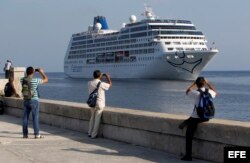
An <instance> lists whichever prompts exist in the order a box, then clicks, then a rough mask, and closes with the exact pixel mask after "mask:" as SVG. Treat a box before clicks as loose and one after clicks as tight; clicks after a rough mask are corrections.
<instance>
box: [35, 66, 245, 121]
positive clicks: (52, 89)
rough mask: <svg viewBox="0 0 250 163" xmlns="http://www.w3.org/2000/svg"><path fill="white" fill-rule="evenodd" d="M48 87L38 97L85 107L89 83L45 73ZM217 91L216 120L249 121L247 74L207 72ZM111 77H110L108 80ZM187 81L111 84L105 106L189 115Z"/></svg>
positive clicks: (122, 82)
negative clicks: (80, 104) (83, 104)
mask: <svg viewBox="0 0 250 163" xmlns="http://www.w3.org/2000/svg"><path fill="white" fill-rule="evenodd" d="M47 75H48V77H49V83H47V84H46V85H42V86H40V87H39V92H40V97H41V98H44V99H54V100H64V101H73V102H82V103H85V102H86V100H87V98H88V92H87V83H88V81H89V80H90V79H72V78H68V77H66V76H65V75H64V73H47ZM202 75H203V76H205V77H207V78H208V80H209V81H211V82H212V84H213V85H214V86H215V87H216V89H217V91H218V95H217V97H216V99H214V103H215V107H216V118H222V119H231V120H239V121H250V71H206V72H203V73H202ZM111 77H112V76H111ZM190 84H191V82H190V81H167V80H145V79H129V80H113V87H112V88H111V89H110V90H109V91H107V93H106V105H107V106H112V107H119V108H128V109H137V110H144V111H152V112H163V113H173V114H184V115H190V114H191V113H192V110H193V107H194V106H193V100H192V99H190V98H189V97H187V96H186V95H185V90H186V88H187V87H188V86H189V85H190Z"/></svg>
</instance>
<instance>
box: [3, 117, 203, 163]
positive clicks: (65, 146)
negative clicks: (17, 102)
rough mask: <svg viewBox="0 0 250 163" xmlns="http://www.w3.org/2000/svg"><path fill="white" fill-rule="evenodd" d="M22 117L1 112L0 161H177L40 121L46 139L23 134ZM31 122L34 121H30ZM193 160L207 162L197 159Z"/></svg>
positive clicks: (90, 162) (77, 162) (66, 162)
mask: <svg viewBox="0 0 250 163" xmlns="http://www.w3.org/2000/svg"><path fill="white" fill-rule="evenodd" d="M21 124H22V120H21V119H20V118H16V117H12V116H8V115H0V153H1V157H0V162H1V163H5V162H6V163H7V162H8V163H57V162H58V163H85V162H86V163H87V162H88V163H148V162H162V163H166V162H169V163H178V162H183V161H180V159H179V158H177V157H176V156H174V155H171V154H167V153H165V152H161V151H157V150H152V149H148V148H144V147H138V146H134V145H130V144H126V143H121V142H116V141H112V140H108V139H103V138H98V139H90V138H88V137H87V135H86V134H83V133H80V132H75V131H71V130H65V129H61V128H56V127H52V126H48V125H40V128H41V134H42V135H44V136H45V138H44V139H34V136H33V135H32V133H33V129H29V132H30V135H29V137H30V138H29V139H23V138H22V132H21V131H22V126H21ZM30 126H32V123H30ZM193 162H205V161H200V160H195V161H193Z"/></svg>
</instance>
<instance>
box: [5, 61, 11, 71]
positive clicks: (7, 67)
mask: <svg viewBox="0 0 250 163" xmlns="http://www.w3.org/2000/svg"><path fill="white" fill-rule="evenodd" d="M10 66H11V62H7V63H6V64H5V70H10Z"/></svg>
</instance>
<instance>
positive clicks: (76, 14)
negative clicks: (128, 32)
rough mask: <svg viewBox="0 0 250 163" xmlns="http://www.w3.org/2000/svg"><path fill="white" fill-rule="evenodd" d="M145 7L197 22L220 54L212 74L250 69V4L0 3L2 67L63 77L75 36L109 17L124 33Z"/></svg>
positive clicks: (192, 0) (190, 0)
mask: <svg viewBox="0 0 250 163" xmlns="http://www.w3.org/2000/svg"><path fill="white" fill-rule="evenodd" d="M144 3H146V4H148V5H150V6H152V7H153V10H154V12H155V14H156V15H157V16H159V17H160V18H178V19H187V20H191V21H192V22H193V23H194V24H195V25H196V27H197V28H198V29H199V30H201V31H202V32H203V33H204V34H205V35H206V38H207V40H208V45H211V43H212V42H215V43H216V47H217V48H218V49H219V51H220V52H219V54H218V55H217V56H216V57H215V58H214V59H213V60H212V61H211V62H210V63H209V65H208V66H207V68H206V70H250V64H249V60H250V55H249V52H250V40H249V39H250V9H249V7H250V0H88V1H86V0H0V62H1V65H0V66H1V67H3V64H4V62H5V61H6V60H7V59H10V60H12V61H13V63H14V65H15V66H29V65H32V66H35V67H43V68H44V69H45V70H46V71H50V72H62V71H63V59H64V55H65V52H66V49H67V46H68V43H69V40H70V37H71V35H72V34H73V33H78V32H82V31H85V30H87V27H88V26H89V25H92V23H93V17H94V16H96V15H104V16H106V19H107V21H108V24H109V27H110V28H112V29H119V28H120V27H121V25H122V23H123V22H128V18H129V16H130V15H132V14H134V15H136V16H137V18H138V19H141V18H142V17H141V16H140V14H141V13H142V12H143V11H144Z"/></svg>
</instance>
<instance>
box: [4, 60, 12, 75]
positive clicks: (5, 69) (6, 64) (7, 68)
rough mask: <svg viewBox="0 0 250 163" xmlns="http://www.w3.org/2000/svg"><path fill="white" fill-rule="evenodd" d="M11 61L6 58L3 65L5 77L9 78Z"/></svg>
mask: <svg viewBox="0 0 250 163" xmlns="http://www.w3.org/2000/svg"><path fill="white" fill-rule="evenodd" d="M11 65H12V63H11V61H10V60H7V62H6V63H5V66H4V71H5V79H9V77H10V68H11Z"/></svg>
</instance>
